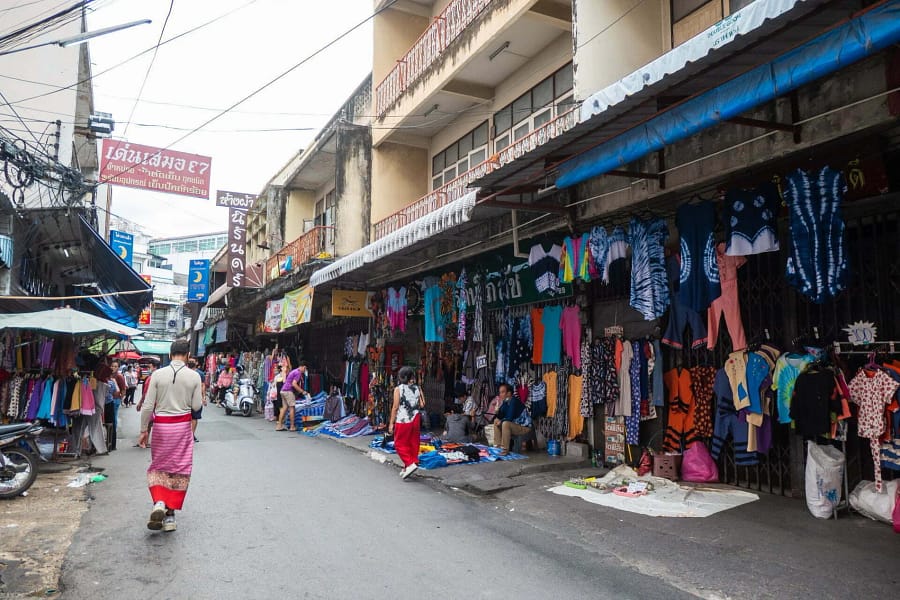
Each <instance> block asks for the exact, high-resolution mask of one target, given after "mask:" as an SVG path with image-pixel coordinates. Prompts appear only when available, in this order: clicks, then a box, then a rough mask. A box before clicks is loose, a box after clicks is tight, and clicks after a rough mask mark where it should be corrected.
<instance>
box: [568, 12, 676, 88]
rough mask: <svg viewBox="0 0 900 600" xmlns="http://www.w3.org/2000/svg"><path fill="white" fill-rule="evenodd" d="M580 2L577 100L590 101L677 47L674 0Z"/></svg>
mask: <svg viewBox="0 0 900 600" xmlns="http://www.w3.org/2000/svg"><path fill="white" fill-rule="evenodd" d="M574 2H575V48H576V50H575V98H576V99H578V100H584V99H585V98H586V97H588V96H590V95H591V94H593V93H594V92H596V91H597V90H599V89H602V88H604V87H606V86H607V85H609V84H611V83H613V82H615V81H617V80H619V79H621V78H622V77H623V76H625V75H627V74H628V73H631V72H632V71H634V70H635V69H637V68H638V67H641V66H643V65H645V64H647V63H648V62H650V61H651V60H653V59H655V58H658V57H659V56H661V55H662V54H663V53H665V52H666V51H668V50H669V48H671V34H670V30H669V20H670V19H669V2H668V0H603V1H602V2H597V1H596V0H574ZM632 9H633V10H632ZM629 11H630V12H629ZM622 15H625V16H624V17H623V16H622ZM619 19H620V20H619ZM617 20H618V21H617ZM601 32H602V33H601ZM598 33H599V35H597V34H598ZM594 36H597V37H594ZM591 38H593V39H591Z"/></svg>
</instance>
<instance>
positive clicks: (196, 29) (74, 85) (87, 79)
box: [13, 0, 396, 104]
mask: <svg viewBox="0 0 900 600" xmlns="http://www.w3.org/2000/svg"><path fill="white" fill-rule="evenodd" d="M395 1H396V0H395ZM256 2H258V0H249V1H248V2H245V3H244V4H242V5H240V6H238V7H236V8H233V9H232V10H229V11H228V12H225V13H222V14H221V15H219V16H218V17H215V18H213V19H210V20H209V21H206V22H204V23H201V24H199V25H197V26H196V27H192V28H190V29H187V30H185V31H183V32H181V33H179V34H176V35H174V36H172V37H170V38H169V39H167V40H165V41H164V42H162V43H161V44H159V45H160V46H165V45H166V44H168V43H171V42H174V41H175V40H178V39H180V38H183V37H185V36H186V35H190V34H191V33H194V32H196V31H198V30H200V29H203V28H205V27H207V26H209V25H212V24H213V23H217V22H218V21H221V20H222V19H224V18H226V17H228V16H230V15H232V14H234V13H236V12H238V11H240V10H243V9H245V8H247V7H248V6H250V5H251V4H255V3H256ZM156 47H157V46H151V47H150V48H147V49H145V50H142V51H140V52H138V53H137V54H135V55H134V56H131V57H129V58H126V59H125V60H123V61H121V62H119V63H116V64H115V65H113V66H111V67H109V68H107V69H104V70H103V71H100V72H99V73H96V74H93V75H90V76H88V77H85V78H84V79H81V80H79V81H76V82H75V83H72V84H69V85H67V86H63V87H60V88H57V89H54V90H51V91H49V92H44V93H42V94H37V95H35V96H29V97H28V98H19V99H17V100H14V101H13V103H15V104H20V103H22V102H29V101H31V100H37V99H38V98H45V97H47V96H51V95H53V94H57V93H59V92H63V91H66V90H70V89H72V88H74V87H76V86H79V85H81V84H82V83H88V82H91V81H92V80H94V79H96V78H97V77H100V76H101V75H104V74H106V73H109V72H110V71H112V70H113V69H118V68H119V67H121V66H123V65H125V64H128V63H129V62H131V61H133V60H135V59H136V58H140V57H141V56H143V55H145V54H147V53H148V52H153V50H154V49H155V48H156Z"/></svg>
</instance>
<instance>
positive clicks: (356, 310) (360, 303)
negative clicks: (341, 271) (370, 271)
mask: <svg viewBox="0 0 900 600" xmlns="http://www.w3.org/2000/svg"><path fill="white" fill-rule="evenodd" d="M371 297H372V292H358V291H354V290H332V292H331V314H332V315H334V316H335V317H372V316H374V315H373V314H372V311H371V310H369V300H370V299H371Z"/></svg>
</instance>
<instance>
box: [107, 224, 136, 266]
mask: <svg viewBox="0 0 900 600" xmlns="http://www.w3.org/2000/svg"><path fill="white" fill-rule="evenodd" d="M109 247H110V248H112V249H113V250H114V251H115V253H116V254H118V255H119V258H121V259H122V260H124V261H125V264H127V265H128V266H129V267H130V266H132V264H131V259H132V258H133V255H134V236H133V235H131V234H130V233H125V232H124V231H116V230H115V229H112V230H110V232H109Z"/></svg>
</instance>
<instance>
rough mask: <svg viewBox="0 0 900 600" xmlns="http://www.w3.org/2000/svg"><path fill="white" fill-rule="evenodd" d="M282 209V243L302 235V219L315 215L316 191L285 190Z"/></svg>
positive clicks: (311, 217)
mask: <svg viewBox="0 0 900 600" xmlns="http://www.w3.org/2000/svg"><path fill="white" fill-rule="evenodd" d="M286 196H287V198H286V201H285V210H284V243H285V244H288V243H290V242H293V241H294V240H296V239H297V238H298V237H300V236H301V235H303V222H304V220H310V221H311V220H313V219H315V217H316V214H315V213H316V200H317V199H318V198H319V196H316V192H313V191H309V190H290V191H289V192H286Z"/></svg>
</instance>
